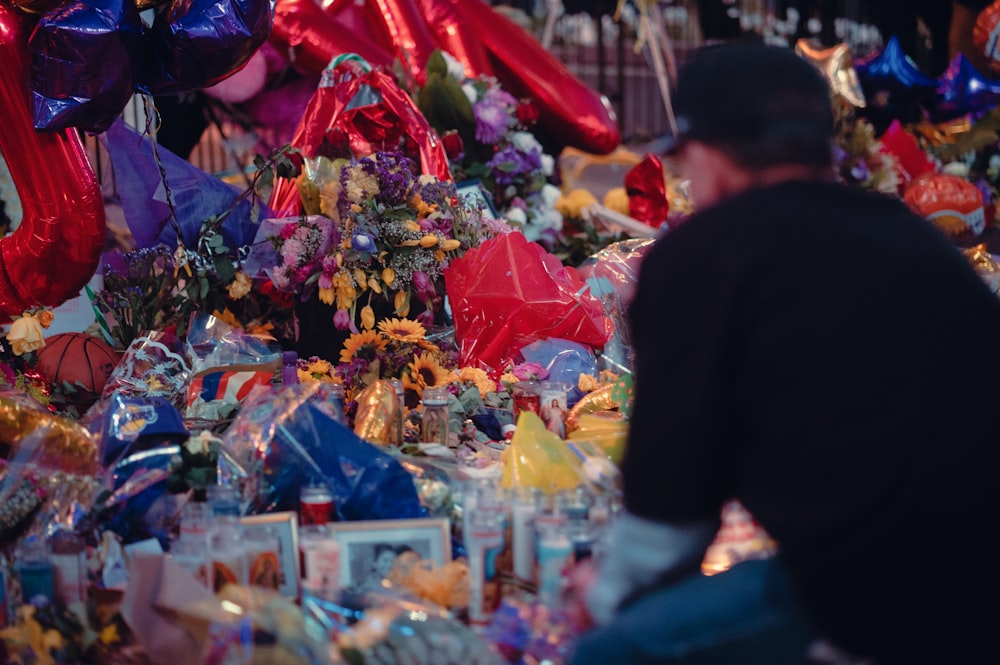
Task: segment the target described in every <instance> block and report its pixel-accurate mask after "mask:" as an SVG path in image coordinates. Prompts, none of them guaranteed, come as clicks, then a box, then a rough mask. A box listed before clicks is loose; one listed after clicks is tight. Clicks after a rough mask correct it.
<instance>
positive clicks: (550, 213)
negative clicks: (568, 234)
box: [532, 208, 563, 231]
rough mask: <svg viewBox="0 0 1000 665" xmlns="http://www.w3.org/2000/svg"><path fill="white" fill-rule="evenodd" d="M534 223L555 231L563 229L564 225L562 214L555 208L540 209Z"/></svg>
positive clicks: (533, 220)
mask: <svg viewBox="0 0 1000 665" xmlns="http://www.w3.org/2000/svg"><path fill="white" fill-rule="evenodd" d="M532 222H534V224H533V225H535V226H538V227H539V228H542V229H553V230H555V231H561V230H562V226H563V218H562V215H560V214H559V211H558V210H555V209H553V208H544V209H540V210H538V212H537V214H536V216H535V217H534V219H532Z"/></svg>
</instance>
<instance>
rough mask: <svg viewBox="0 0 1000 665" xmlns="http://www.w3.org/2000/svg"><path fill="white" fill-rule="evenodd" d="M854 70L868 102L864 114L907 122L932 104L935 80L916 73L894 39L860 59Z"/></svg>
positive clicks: (913, 66) (935, 85)
mask: <svg viewBox="0 0 1000 665" xmlns="http://www.w3.org/2000/svg"><path fill="white" fill-rule="evenodd" d="M855 69H856V70H857V72H858V80H859V81H860V82H861V88H862V89H863V90H864V93H865V99H866V100H867V102H868V106H867V107H866V109H865V111H864V113H865V114H866V115H869V116H871V115H879V114H883V115H884V116H885V118H886V119H888V120H890V121H891V119H894V118H899V119H900V120H901V121H903V122H907V121H910V120H916V119H917V118H919V117H920V110H921V107H923V108H930V107H931V106H932V105H933V102H934V99H935V94H936V93H935V91H936V90H937V87H938V82H937V80H936V79H934V78H931V77H930V76H927V75H926V74H924V73H923V72H921V71H920V69H919V68H918V67H917V66H916V64H914V62H913V60H911V59H910V58H909V56H907V55H906V53H904V52H903V48H902V47H901V46H900V44H899V39H898V38H896V37H892V38H890V39H889V41H888V43H887V44H886V45H885V48H883V49H882V51H881V52H879V53H876V54H875V55H873V56H870V57H868V58H866V59H863V60H860V61H859V62H858V63H857V64H856V65H855Z"/></svg>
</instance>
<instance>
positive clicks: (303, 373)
mask: <svg viewBox="0 0 1000 665" xmlns="http://www.w3.org/2000/svg"><path fill="white" fill-rule="evenodd" d="M295 373H296V374H297V375H298V377H299V383H309V382H310V381H319V379H317V378H316V377H315V376H313V375H312V373H311V372H309V371H308V370H304V369H302V368H301V367H299V368H298V369H296V370H295Z"/></svg>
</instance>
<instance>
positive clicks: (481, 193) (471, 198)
mask: <svg viewBox="0 0 1000 665" xmlns="http://www.w3.org/2000/svg"><path fill="white" fill-rule="evenodd" d="M455 187H456V188H457V189H458V198H460V199H461V200H462V202H463V203H464V204H465V205H467V206H468V207H470V208H475V209H481V210H482V211H483V215H484V216H485V217H486V218H487V219H498V218H499V217H500V215H499V213H497V208H496V206H495V205H493V197H492V196H490V193H489V192H487V191H486V188H485V187H483V181H482V180H479V179H478V178H476V179H475V180H463V181H462V182H458V183H455Z"/></svg>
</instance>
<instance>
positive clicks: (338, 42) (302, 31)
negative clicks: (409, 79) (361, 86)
mask: <svg viewBox="0 0 1000 665" xmlns="http://www.w3.org/2000/svg"><path fill="white" fill-rule="evenodd" d="M270 39H271V43H272V44H273V45H274V46H276V47H277V48H278V50H280V51H281V52H282V53H286V54H288V55H289V59H291V61H292V64H294V65H295V66H296V67H298V68H300V69H302V70H304V71H307V72H312V73H314V74H318V73H320V72H322V71H323V70H324V69H326V66H327V65H328V64H330V61H331V60H333V58H335V57H336V56H338V55H342V54H344V53H357V54H358V55H360V56H361V57H362V58H364V59H365V60H367V61H368V63H369V64H371V65H372V66H373V67H392V59H393V56H392V54H391V53H390V52H389V51H387V50H386V49H384V48H382V47H381V46H379V45H378V44H376V43H375V42H374V41H372V40H371V39H370V38H369V37H367V36H365V35H363V34H360V33H356V32H354V31H352V30H350V29H349V28H347V27H345V26H344V25H343V24H341V23H340V21H338V20H337V19H336V18H334V17H333V16H330V15H328V14H327V13H326V12H324V11H323V9H322V8H321V7H320V6H319V5H318V4H316V2H315V0H278V1H277V3H276V4H275V7H274V26H273V27H272V28H271V37H270Z"/></svg>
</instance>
